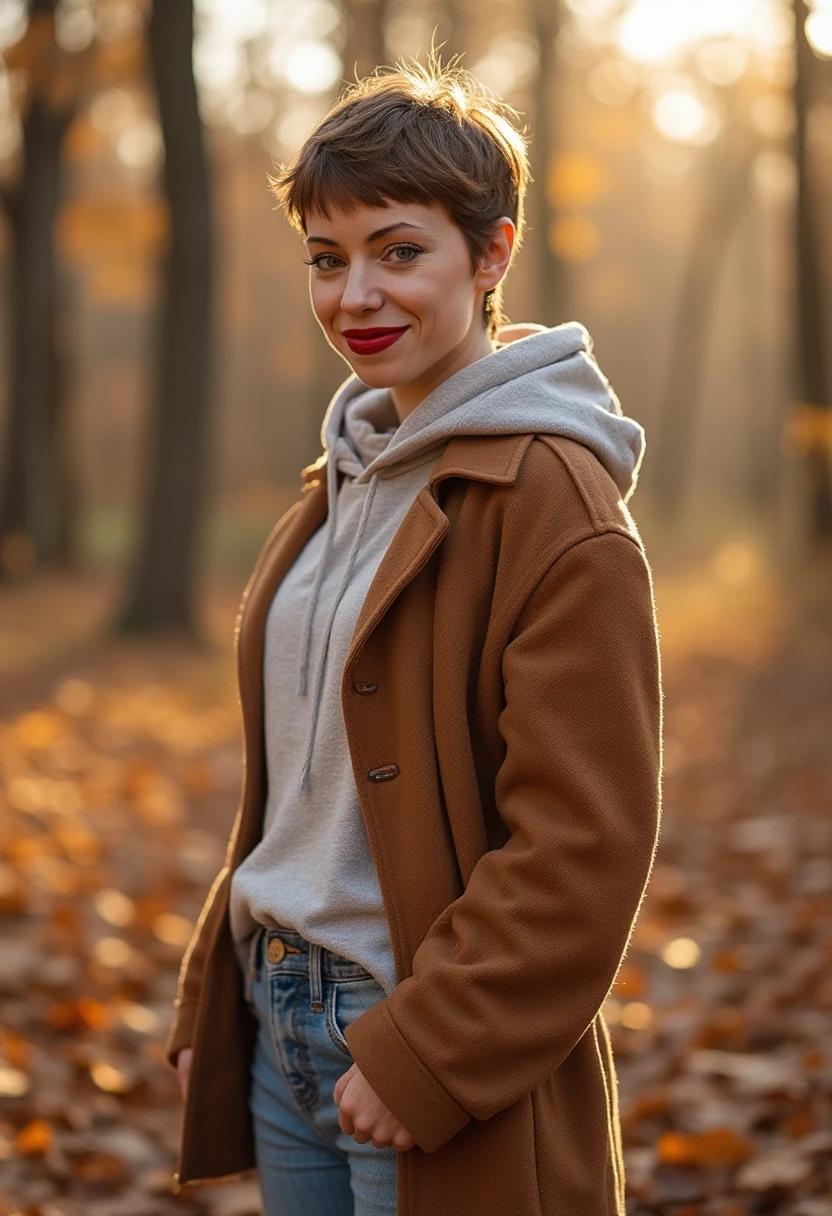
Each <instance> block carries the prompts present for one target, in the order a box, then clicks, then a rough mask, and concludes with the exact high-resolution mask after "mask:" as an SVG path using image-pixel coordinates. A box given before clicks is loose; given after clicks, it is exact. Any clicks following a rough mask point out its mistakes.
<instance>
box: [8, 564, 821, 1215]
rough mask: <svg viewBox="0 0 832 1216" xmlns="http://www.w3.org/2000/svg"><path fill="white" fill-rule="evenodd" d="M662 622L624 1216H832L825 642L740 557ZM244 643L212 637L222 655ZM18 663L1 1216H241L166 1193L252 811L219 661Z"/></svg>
mask: <svg viewBox="0 0 832 1216" xmlns="http://www.w3.org/2000/svg"><path fill="white" fill-rule="evenodd" d="M39 594H40V598H38V594H37V593H33V598H31V599H30V601H24V600H21V599H20V597H18V599H17V600H16V601H14V602H12V601H10V600H8V599H7V600H6V601H3V602H0V626H8V628H7V629H6V632H5V636H6V638H7V639H8V638H9V637H14V636H15V629H17V630H18V631H19V632H20V636H21V637H24V636H28V634H27V630H28V631H29V633H31V631H32V630H35V631H36V630H37V629H38V628H43V629H44V630H46V621H47V620H49V621H57V622H58V623H57V632H58V634H60V619H59V614H58V615H56V611H55V610H56V609H59V608H60V605H59V604H58V603H56V602H54V600H55V591H54V588H52V590H51V591H50V590H49V587H48V585H46V589H45V590H42V591H41V592H40V593H39ZM50 595H51V597H52V601H53V602H51V603H49V602H43V601H44V597H45V598H46V600H47V601H48V600H49V596H50ZM658 600H659V611H660V621H661V626H662V632H663V654H664V674H665V686H666V781H665V807H664V821H663V829H662V842H661V848H660V852H659V856H658V858H657V864H656V867H655V870H654V874H653V878H652V881H651V884H650V887H649V893H648V896H647V899H646V901H645V904H644V906H643V909H642V912H641V915H640V917H639V920H638V923H637V926H636V930H635V933H634V937H633V940H632V943H631V947H630V950H629V952H628V955H627V958H626V960H625V963H624V966H623V968H622V971H621V974H620V976H619V979H618V982H617V984H616V986H615V990H614V992H613V994H612V996H611V998H610V1000H609V1001H608V1002H607V1006H606V1013H607V1019H608V1021H609V1023H610V1025H611V1028H612V1033H613V1038H614V1044H615V1049H616V1058H617V1061H618V1069H619V1079H620V1085H621V1115H622V1129H623V1136H624V1148H625V1154H626V1159H627V1167H628V1195H629V1198H628V1210H629V1211H630V1213H631V1214H632V1216H752V1214H757V1213H778V1214H782V1216H832V1101H831V1100H830V1099H832V915H830V914H832V816H830V803H832V645H830V638H829V636H828V635H826V634H825V633H824V631H823V630H822V629H821V628H818V627H812V628H808V629H805V628H804V629H796V628H795V626H794V622H793V619H792V616H791V614H790V612H789V610H788V604H787V603H786V602H785V601H784V596H783V593H782V590H781V588H780V586H779V584H778V583H777V581H776V580H774V579H773V578H772V577H771V576H770V575H769V574H768V573H767V572H766V570H765V568H764V567H763V565H762V564H761V562H760V559H759V557H757V556H756V555H755V554H754V552H753V551H751V550H743V549H742V547H740V548H739V549H736V548H735V550H734V551H732V550H731V548H730V546H728V547H726V548H725V549H724V550H723V551H721V552H720V553H719V554H717V558H716V560H715V561H714V563H712V564H711V565H709V566H708V568H707V569H704V570H700V571H699V572H698V573H696V574H695V575H689V576H686V577H681V576H679V577H677V578H676V579H674V580H660V581H659V584H658ZM21 605H23V607H21ZM76 608H78V606H77V605H76ZM38 613H40V614H41V615H40V617H39V616H38ZM69 615H71V613H70V614H69ZM77 615H78V617H79V619H80V618H81V617H82V616H83V612H82V611H81V609H80V608H78V611H77ZM232 617H233V612H229V611H228V610H227V605H226V606H225V607H224V608H223V610H222V611H219V612H218V613H217V619H218V620H220V621H221V622H222V627H221V628H220V629H219V630H218V634H217V636H224V637H226V638H227V639H228V640H229V641H230V636H231V620H232ZM223 631H225V632H223ZM54 632H55V631H54V629H53V633H52V634H50V638H51V637H53V635H54ZM44 636H46V634H45V635H44ZM59 640H60V639H58V641H59ZM13 650H14V647H13V646H12V647H11V649H9V647H8V645H7V649H6V651H5V652H3V653H2V654H0V662H2V664H3V665H4V666H5V668H6V671H7V673H8V678H7V679H5V680H4V682H3V688H4V690H5V691H4V692H3V693H0V1002H1V1006H0V1007H1V1008H2V1015H1V1016H0V1179H2V1181H0V1216H12V1214H15V1216H18V1214H20V1216H166V1214H168V1213H209V1214H216V1216H253V1214H255V1213H258V1212H259V1206H258V1202H257V1192H256V1185H255V1183H254V1180H253V1177H252V1176H249V1177H247V1178H244V1179H242V1180H237V1181H232V1182H230V1183H227V1184H222V1185H218V1186H208V1187H206V1186H188V1187H184V1188H182V1190H181V1191H179V1193H174V1189H175V1188H173V1186H172V1183H171V1176H172V1171H173V1168H174V1165H175V1157H176V1148H177V1142H178V1134H179V1121H180V1104H179V1099H178V1086H177V1082H176V1077H175V1075H174V1074H173V1072H172V1070H171V1069H170V1068H169V1067H168V1066H167V1064H166V1062H165V1060H164V1057H163V1053H162V1043H163V1040H164V1036H165V1033H166V1031H167V1028H168V1025H169V1020H170V1016H171V1000H172V998H173V995H174V991H175V985H176V974H177V968H178V963H179V959H180V957H181V954H182V951H183V948H184V945H185V943H186V942H187V940H188V937H189V934H190V930H191V927H192V924H193V921H194V919H195V917H196V915H197V912H198V910H199V907H200V905H201V903H202V899H203V898H204V895H205V892H206V890H207V887H208V885H209V883H210V881H211V879H212V878H213V876H214V874H215V872H216V870H217V869H218V867H219V865H220V864H221V861H222V855H223V851H224V841H225V834H226V833H227V830H228V827H229V825H230V821H231V818H232V817H233V813H234V810H235V807H236V798H237V792H238V789H239V780H240V744H239V719H238V709H237V704H236V693H235V689H234V681H233V664H232V661H231V657H230V654H229V650H228V645H227V644H226V645H225V646H224V647H223V648H221V649H219V650H217V651H216V652H206V653H203V654H198V653H193V652H187V651H184V650H180V649H179V648H177V647H175V646H172V645H170V644H167V645H158V646H149V645H143V646H140V645H136V644H132V645H123V644H122V645H119V644H116V643H112V642H108V643H102V644H95V643H90V642H89V641H87V642H85V643H84V644H83V645H73V646H71V647H67V646H64V647H63V648H62V647H61V646H60V645H59V644H57V643H50V645H49V646H48V647H44V646H40V648H39V647H38V645H36V644H34V643H32V644H31V645H30V647H29V650H27V651H26V652H25V654H23V655H22V657H20V655H18V656H17V659H18V661H15V654H14V653H11V651H13ZM506 1216H523V1214H521V1213H516V1214H515V1213H511V1214H509V1213H507V1214H506ZM587 1216H591V1214H589V1213H587Z"/></svg>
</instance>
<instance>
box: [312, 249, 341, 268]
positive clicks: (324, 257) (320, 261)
mask: <svg viewBox="0 0 832 1216" xmlns="http://www.w3.org/2000/svg"><path fill="white" fill-rule="evenodd" d="M324 262H334V263H335V265H334V266H331V265H330V266H325V265H324ZM340 264H341V259H340V258H339V257H336V256H335V254H334V253H318V254H316V255H315V257H314V258H310V259H309V261H307V262H306V265H307V266H316V267H317V268H318V270H337V269H338V267H339V265H340Z"/></svg>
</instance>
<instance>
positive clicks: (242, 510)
mask: <svg viewBox="0 0 832 1216" xmlns="http://www.w3.org/2000/svg"><path fill="white" fill-rule="evenodd" d="M432 40H435V41H436V42H437V43H441V44H442V54H443V57H444V58H445V59H447V58H448V57H450V56H451V55H453V54H462V55H463V59H462V64H463V66H465V67H467V68H469V69H470V70H472V71H473V72H474V73H475V75H477V76H478V77H479V78H480V79H481V80H482V81H483V82H484V83H486V84H487V85H489V86H491V87H492V88H493V89H495V90H496V91H497V92H499V93H500V94H502V95H503V96H504V97H505V98H506V99H507V100H508V101H509V102H510V103H511V104H512V105H513V106H514V107H515V108H516V110H517V111H518V113H519V119H518V122H519V124H520V125H521V126H526V125H528V127H529V129H530V131H531V136H532V142H531V157H532V171H533V174H534V178H535V181H534V183H533V186H532V188H531V191H530V196H529V199H528V220H529V225H530V227H529V231H528V233H527V236H526V240H525V243H524V247H523V249H522V250H521V253H520V256H519V260H518V262H517V265H516V266H515V268H514V269H513V270H512V271H511V273H510V275H509V278H508V280H507V289H506V309H507V312H508V314H509V316H510V317H511V319H512V320H513V321H535V322H540V323H544V324H548V325H555V324H559V323H560V322H562V321H567V320H572V319H577V320H580V321H582V322H583V323H584V324H585V325H586V326H587V328H588V329H589V330H590V333H591V334H592V335H593V338H594V341H595V352H596V355H597V357H598V360H599V362H600V364H601V367H602V368H603V370H604V372H605V373H606V375H607V376H608V377H609V379H610V380H611V382H612V384H613V385H614V387H615V388H616V391H617V392H618V394H619V396H620V398H621V401H622V404H623V406H624V409H625V412H627V413H628V414H630V415H632V416H634V417H635V418H637V419H638V420H639V421H640V422H641V423H643V425H644V426H645V427H646V431H647V439H648V446H647V455H646V460H645V465H644V469H643V473H642V477H641V481H640V484H639V487H638V489H637V491H636V494H635V497H634V499H633V501H632V504H631V505H632V508H633V512H634V515H635V517H636V519H637V522H638V523H639V526H640V528H641V529H642V532H643V534H644V536H645V539H646V541H647V545H648V551H649V555H650V557H651V560H652V562H653V566H654V571H655V577H656V594H657V602H658V609H659V618H660V626H661V631H662V638H663V658H664V666H665V682H666V691H667V713H666V750H665V822H664V828H663V839H662V845H661V852H660V856H659V859H658V863H657V866H656V869H655V872H654V876H653V880H652V882H651V886H650V892H649V895H648V899H647V901H646V904H645V907H644V910H643V912H642V915H641V918H640V921H639V925H638V927H637V930H636V935H635V938H634V940H633V944H632V948H631V950H630V952H629V954H628V958H627V961H626V962H625V965H624V968H623V970H622V972H621V974H620V976H619V978H618V981H617V983H616V986H615V990H614V991H613V993H612V994H611V996H610V998H609V1000H608V1002H607V1005H606V1007H605V1011H606V1015H607V1020H608V1022H609V1023H610V1025H611V1028H612V1032H613V1037H614V1042H615V1048H616V1052H617V1058H618V1061H619V1068H620V1078H621V1085H622V1121H623V1127H624V1137H625V1152H626V1156H627V1163H628V1212H629V1213H630V1214H631V1216H648V1214H653V1216H752V1214H755V1213H778V1214H779V1213H782V1214H783V1216H832V1165H830V1161H832V981H830V978H829V976H830V974H832V972H830V964H832V930H831V929H830V924H832V919H831V918H830V913H832V819H831V818H830V815H829V808H830V801H832V747H830V739H832V476H831V474H830V468H832V351H831V350H830V346H831V344H832V232H831V229H832V225H830V215H832V0H511V2H509V0H193V2H191V0H155V2H153V0H29V2H28V3H26V2H25V0H0V284H1V285H2V286H1V287H0V941H2V952H0V996H2V1010H1V1011H0V1216H12V1214H14V1216H153V1214H156V1213H159V1214H161V1213H167V1212H174V1211H182V1212H210V1213H216V1214H217V1216H252V1214H254V1213H256V1212H258V1211H259V1207H258V1204H257V1199H256V1188H255V1187H254V1184H253V1182H252V1180H251V1179H243V1180H239V1181H237V1182H231V1183H228V1184H225V1185H222V1186H216V1187H210V1188H199V1187H194V1186H188V1187H185V1188H182V1189H181V1190H180V1191H178V1192H177V1190H176V1187H175V1185H173V1184H172V1183H171V1175H172V1170H173V1168H174V1165H175V1154H176V1145H177V1138H178V1121H179V1117H180V1115H179V1107H178V1098H177V1087H176V1079H175V1077H174V1076H173V1074H172V1072H171V1071H170V1070H169V1069H168V1068H167V1066H166V1064H165V1062H164V1059H163V1056H162V1048H161V1044H162V1041H163V1039H164V1034H165V1032H166V1030H167V1026H168V1024H169V1020H170V1016H171V1009H170V1001H171V999H172V996H173V993H174V990H175V981H176V972H177V967H178V962H179V959H180V957H181V954H182V951H183V949H184V946H185V944H186V943H187V941H188V938H189V935H190V932H191V929H192V926H193V922H194V920H195V917H196V915H197V913H198V910H199V907H200V905H201V903H202V900H203V898H204V896H205V893H206V892H207V889H208V886H209V884H210V882H211V880H212V878H213V876H214V874H215V872H216V870H217V869H218V867H219V866H220V864H221V863H222V856H223V851H224V840H225V836H226V833H227V831H228V828H229V826H230V823H231V819H232V817H233V813H234V810H235V806H236V796H237V792H238V789H239V778H240V760H239V751H240V746H239V722H238V715H237V705H236V693H235V689H234V672H233V656H232V633H233V624H234V618H235V614H236V611H237V605H238V602H239V598H240V593H241V591H242V588H243V585H244V583H245V581H246V579H247V578H248V575H249V573H250V570H251V565H252V562H253V560H254V557H255V556H256V554H257V552H258V550H259V547H260V545H261V543H262V541H263V540H264V538H265V536H266V535H267V534H268V532H269V531H270V529H271V527H272V526H273V524H274V522H275V521H276V519H277V518H278V517H279V516H280V514H282V512H283V511H284V510H285V509H286V508H287V507H288V506H289V505H290V504H291V503H292V502H293V501H294V500H295V499H296V498H297V497H298V495H299V491H300V481H299V472H300V469H301V467H302V466H303V465H305V464H307V463H309V462H311V461H312V460H314V459H315V458H316V457H317V456H318V454H319V452H320V426H321V421H322V418H323V414H324V411H325V409H326V406H327V403H328V401H329V399H330V397H331V395H332V393H333V392H334V390H335V389H336V388H337V387H338V385H339V384H340V383H341V382H342V381H343V380H344V379H345V378H346V376H347V374H348V371H349V369H348V368H347V366H346V365H345V364H344V363H343V362H342V361H341V360H340V358H339V357H338V356H336V355H335V354H334V353H333V352H332V351H331V350H330V349H329V348H328V347H327V345H326V343H325V341H324V339H323V337H322V335H321V333H320V330H319V329H318V326H317V324H316V322H315V321H314V318H313V316H312V313H311V309H310V308H309V305H308V289H307V281H306V274H307V272H306V269H305V267H304V266H303V265H302V260H301V259H302V256H303V252H304V251H303V247H302V245H301V244H300V242H299V240H298V238H297V237H296V236H295V235H294V234H293V233H292V232H291V230H290V229H289V227H288V225H287V224H286V223H285V222H284V221H283V219H282V218H281V217H280V216H279V215H278V214H276V213H275V212H274V210H273V201H272V199H271V196H270V194H269V192H268V189H267V173H268V172H269V171H270V169H272V168H273V166H274V165H275V163H277V162H279V161H280V160H281V159H283V158H286V157H288V156H289V155H291V153H292V151H293V150H294V149H295V148H296V147H297V146H298V145H299V143H300V142H301V141H302V140H303V138H304V136H305V135H306V133H307V132H308V131H309V130H310V129H311V128H312V126H313V125H314V124H315V123H316V122H317V121H318V120H319V119H320V118H321V117H322V116H323V114H324V113H325V112H326V111H327V109H328V107H329V106H330V105H331V103H332V102H333V100H334V99H335V98H336V97H337V96H338V94H339V92H340V91H341V89H342V88H343V87H344V84H345V83H346V82H347V81H349V80H351V79H354V77H355V74H356V73H357V74H358V75H359V76H360V75H364V74H366V73H368V72H370V71H372V70H373V69H374V68H375V67H376V66H377V65H385V64H387V65H389V64H392V63H393V62H394V61H395V59H397V58H399V57H401V56H406V55H416V56H420V57H422V58H424V56H425V53H426V51H427V50H428V48H429V47H430V45H431V42H432ZM506 1216H522V1214H519V1213H518V1214H513V1213H511V1214H509V1213H507V1214H506Z"/></svg>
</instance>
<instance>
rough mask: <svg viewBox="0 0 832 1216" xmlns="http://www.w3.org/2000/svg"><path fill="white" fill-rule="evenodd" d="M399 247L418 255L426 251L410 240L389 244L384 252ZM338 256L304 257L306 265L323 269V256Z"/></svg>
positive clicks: (334, 254) (325, 256) (330, 256)
mask: <svg viewBox="0 0 832 1216" xmlns="http://www.w3.org/2000/svg"><path fill="white" fill-rule="evenodd" d="M397 249H412V250H413V252H414V253H415V254H416V256H417V257H418V256H419V254H421V253H424V252H425V251H424V249H422V248H421V246H420V245H413V244H411V242H410V241H399V242H398V244H396V245H389V246H388V247H387V249H385V251H384V252H385V253H393V252H394V251H395V250H397ZM337 256H338V255H337V253H316V254H315V256H314V258H309V259H308V260H307V259H306V258H304V259H303V264H304V266H317V268H318V269H319V270H323V269H324V267H323V266H321V264H320V263H321V258H335V257H337ZM415 261H416V258H415V257H413V258H408V259H407V260H406V261H404V262H397V263H395V264H396V265H398V266H409V265H410V263H411V262H415ZM329 269H330V270H331V269H332V267H329Z"/></svg>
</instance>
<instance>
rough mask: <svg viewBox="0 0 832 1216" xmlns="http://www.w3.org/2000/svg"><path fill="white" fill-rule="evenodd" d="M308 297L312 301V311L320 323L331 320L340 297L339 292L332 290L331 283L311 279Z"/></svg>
mask: <svg viewBox="0 0 832 1216" xmlns="http://www.w3.org/2000/svg"><path fill="white" fill-rule="evenodd" d="M309 298H310V300H311V302H312V311H313V312H314V313H315V316H316V317H317V318H318V320H319V321H320V322H321V324H326V323H327V322H328V321H331V320H332V318H333V316H334V315H335V312H336V310H337V308H338V301H339V299H340V293H338V292H336V291H334V290H333V286H332V284H331V283H324V282H322V281H320V280H318V281H316V280H314V279H312V280H311V282H310V284H309Z"/></svg>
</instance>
